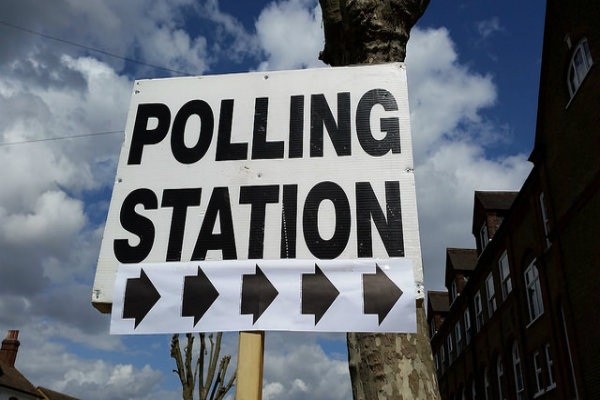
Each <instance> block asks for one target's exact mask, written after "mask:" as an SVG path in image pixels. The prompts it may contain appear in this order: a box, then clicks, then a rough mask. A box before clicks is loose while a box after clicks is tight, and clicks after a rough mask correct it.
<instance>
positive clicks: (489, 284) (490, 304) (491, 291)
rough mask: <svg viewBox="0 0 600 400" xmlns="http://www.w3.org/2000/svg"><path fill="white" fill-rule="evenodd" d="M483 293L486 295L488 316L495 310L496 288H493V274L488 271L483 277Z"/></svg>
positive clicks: (490, 316)
mask: <svg viewBox="0 0 600 400" xmlns="http://www.w3.org/2000/svg"><path fill="white" fill-rule="evenodd" d="M485 294H486V296H487V309H488V318H492V314H494V311H496V289H495V288H494V274H493V273H492V272H490V273H489V274H488V276H487V278H485Z"/></svg>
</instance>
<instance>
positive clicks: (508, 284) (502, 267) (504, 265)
mask: <svg viewBox="0 0 600 400" xmlns="http://www.w3.org/2000/svg"><path fill="white" fill-rule="evenodd" d="M498 272H499V275H500V285H501V286H502V301H504V300H506V297H507V296H508V294H509V293H510V292H511V291H512V281H511V279H510V267H509V265H508V255H507V254H506V251H505V252H504V253H502V255H501V256H500V260H498Z"/></svg>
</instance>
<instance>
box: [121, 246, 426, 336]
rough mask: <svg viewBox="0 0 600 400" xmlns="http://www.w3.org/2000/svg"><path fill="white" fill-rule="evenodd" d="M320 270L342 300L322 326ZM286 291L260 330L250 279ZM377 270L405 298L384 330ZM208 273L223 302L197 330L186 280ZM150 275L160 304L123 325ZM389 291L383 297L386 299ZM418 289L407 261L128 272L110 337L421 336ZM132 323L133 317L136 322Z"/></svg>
mask: <svg viewBox="0 0 600 400" xmlns="http://www.w3.org/2000/svg"><path fill="white" fill-rule="evenodd" d="M315 263H316V264H317V265H318V266H319V268H321V270H322V271H323V273H324V274H325V276H326V277H327V279H329V281H330V282H331V283H332V284H333V285H334V286H335V288H336V289H337V290H338V291H339V292H340V293H339V295H338V296H337V297H336V298H335V300H334V301H333V303H331V305H330V306H329V307H328V308H327V311H326V312H325V313H324V315H323V316H322V318H321V319H320V320H319V321H318V322H317V323H316V324H315V316H314V315H312V314H302V275H303V274H314V273H315ZM257 265H258V266H259V268H260V269H261V270H262V271H263V273H264V275H265V276H266V277H267V279H268V280H269V281H270V283H271V284H272V285H273V287H275V289H276V290H277V291H278V295H277V296H276V297H275V298H274V300H273V302H272V303H271V304H270V305H269V306H268V307H267V308H266V309H265V310H264V312H263V313H262V314H261V315H260V316H259V317H258V319H257V320H256V322H255V323H253V315H252V314H242V313H241V302H242V280H243V275H255V273H256V266H257ZM376 266H379V268H380V269H381V270H382V271H383V272H384V273H385V274H386V275H387V277H388V278H389V279H390V280H391V281H392V282H393V283H394V284H395V285H396V286H398V288H400V290H401V291H402V293H403V294H402V295H401V296H400V298H399V299H398V300H397V301H396V303H395V304H394V305H393V307H392V308H391V310H389V313H387V315H386V316H385V318H384V319H383V321H381V324H380V323H379V319H378V315H377V314H365V313H364V293H363V276H364V275H365V274H375V272H376ZM198 267H200V268H201V269H202V271H203V272H204V274H206V277H207V278H208V279H209V280H210V282H211V284H212V285H213V286H214V287H215V289H216V290H217V291H218V293H219V295H218V297H217V299H216V300H215V301H214V303H212V305H210V307H209V308H208V310H206V312H205V313H204V314H203V315H202V317H201V318H200V319H199V320H198V322H197V323H196V324H194V317H193V316H185V317H184V316H182V302H183V288H184V281H185V277H186V276H196V275H198ZM142 269H143V270H144V272H145V274H146V275H147V276H148V278H149V280H150V281H151V282H152V284H153V285H154V287H155V288H156V291H157V292H158V293H159V294H160V299H158V301H156V303H155V304H154V305H153V306H152V308H150V310H149V311H148V312H147V314H145V315H144V316H143V318H139V320H138V321H137V322H138V324H137V327H135V323H136V321H135V320H134V318H123V308H124V307H131V305H130V304H127V305H126V304H124V302H125V291H126V287H127V280H128V279H136V278H139V277H140V272H141V270H142ZM383 292H384V291H382V294H381V295H385V293H383ZM415 292H416V288H415V283H414V278H413V266H412V262H411V261H410V260H408V259H405V258H393V259H377V260H374V259H359V260H295V259H285V260H243V261H241V260H227V261H195V262H184V263H179V262H177V263H152V264H121V265H120V266H119V269H118V272H117V278H116V282H115V291H114V298H113V308H112V318H111V327H110V332H111V333H112V334H148V333H177V332H217V331H219V332H220V331H248V330H265V331H266V330H279V331H315V332H406V333H411V332H416V307H415ZM128 315H129V314H128Z"/></svg>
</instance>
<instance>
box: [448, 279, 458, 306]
mask: <svg viewBox="0 0 600 400" xmlns="http://www.w3.org/2000/svg"><path fill="white" fill-rule="evenodd" d="M450 292H451V293H452V299H451V300H450V304H451V305H452V303H454V300H456V297H457V296H458V291H457V289H456V279H454V280H453V281H452V283H451V284H450Z"/></svg>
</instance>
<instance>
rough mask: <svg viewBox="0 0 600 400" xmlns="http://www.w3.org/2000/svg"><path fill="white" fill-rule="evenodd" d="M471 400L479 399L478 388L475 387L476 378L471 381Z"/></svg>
mask: <svg viewBox="0 0 600 400" xmlns="http://www.w3.org/2000/svg"><path fill="white" fill-rule="evenodd" d="M471 399H472V400H476V399H477V388H476V387H475V378H473V379H472V380H471Z"/></svg>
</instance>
